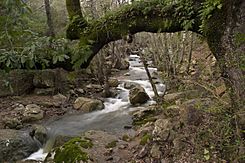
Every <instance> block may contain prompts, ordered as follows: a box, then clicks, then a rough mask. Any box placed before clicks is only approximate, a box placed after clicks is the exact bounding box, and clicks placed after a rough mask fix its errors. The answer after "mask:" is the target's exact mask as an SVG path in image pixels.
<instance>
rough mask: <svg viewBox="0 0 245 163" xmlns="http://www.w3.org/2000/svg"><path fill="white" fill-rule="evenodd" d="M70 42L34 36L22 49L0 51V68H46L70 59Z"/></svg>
mask: <svg viewBox="0 0 245 163" xmlns="http://www.w3.org/2000/svg"><path fill="white" fill-rule="evenodd" d="M68 52H69V48H68V41H67V40H65V39H53V38H50V37H46V36H43V37H40V36H38V35H32V37H31V39H30V41H28V42H25V43H23V45H22V46H21V47H18V48H12V49H10V50H9V49H0V68H4V69H7V70H8V69H19V68H27V69H33V68H45V67H47V66H49V65H50V64H56V63H57V62H62V61H64V60H66V59H69V56H68V55H67V54H68Z"/></svg>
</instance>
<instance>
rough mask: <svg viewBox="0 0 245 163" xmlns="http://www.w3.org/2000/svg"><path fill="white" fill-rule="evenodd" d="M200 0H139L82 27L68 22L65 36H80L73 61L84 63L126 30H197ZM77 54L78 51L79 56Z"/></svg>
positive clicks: (88, 61)
mask: <svg viewBox="0 0 245 163" xmlns="http://www.w3.org/2000/svg"><path fill="white" fill-rule="evenodd" d="M201 2H202V0H198V1H194V2H191V1H188V2H185V1H178V2H174V3H172V4H168V3H167V2H165V0H152V1H139V2H134V3H132V4H129V5H125V6H123V7H121V8H120V9H119V10H118V11H112V12H110V13H108V14H106V15H105V16H103V17H101V18H99V19H97V20H94V21H92V22H90V23H88V24H87V26H86V27H85V26H82V27H81V26H80V25H79V22H78V23H77V24H76V22H72V23H71V25H70V28H68V30H67V33H68V35H67V36H68V38H69V39H77V38H78V37H79V38H80V45H79V49H80V52H78V54H76V56H75V57H74V58H73V62H75V63H76V62H77V63H79V64H81V67H87V66H88V65H89V63H90V61H91V60H92V58H93V57H94V56H95V55H96V54H97V52H98V51H99V50H100V49H101V48H102V47H103V46H104V45H105V44H108V43H109V42H111V41H115V40H119V39H121V38H122V37H123V36H125V35H127V34H135V33H138V32H143V31H145V32H152V33H157V32H177V31H183V30H187V29H188V30H190V31H194V32H197V33H198V31H199V26H200V20H199V17H198V10H199V9H200V6H201ZM72 26H73V27H74V28H72ZM79 27H80V28H79ZM78 28H79V30H77V29H78ZM84 49H86V50H84ZM77 55H80V58H79V57H78V56H77Z"/></svg>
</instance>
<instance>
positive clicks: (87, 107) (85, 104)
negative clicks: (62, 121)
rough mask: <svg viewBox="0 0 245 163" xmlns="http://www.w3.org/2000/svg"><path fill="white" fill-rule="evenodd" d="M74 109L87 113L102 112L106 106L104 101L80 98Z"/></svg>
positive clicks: (76, 101)
mask: <svg viewBox="0 0 245 163" xmlns="http://www.w3.org/2000/svg"><path fill="white" fill-rule="evenodd" d="M73 107H74V108H75V109H77V110H81V111H83V112H85V113H88V112H92V111H95V110H102V109H104V107H105V106H104V104H103V102H102V101H100V100H97V99H91V98H85V97H78V98H77V99H76V100H75V102H74V104H73Z"/></svg>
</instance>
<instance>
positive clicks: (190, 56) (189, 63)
mask: <svg viewBox="0 0 245 163" xmlns="http://www.w3.org/2000/svg"><path fill="white" fill-rule="evenodd" d="M193 35H194V34H193V33H191V42H190V43H191V45H190V50H189V54H188V63H187V68H186V72H187V74H189V71H190V66H191V58H192V50H193V37H194V36H193Z"/></svg>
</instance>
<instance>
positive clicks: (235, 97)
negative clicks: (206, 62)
mask: <svg viewBox="0 0 245 163" xmlns="http://www.w3.org/2000/svg"><path fill="white" fill-rule="evenodd" d="M206 38H207V41H208V45H209V47H210V49H211V51H212V52H213V54H214V56H215V58H216V59H217V61H218V64H219V67H220V69H221V71H222V77H223V78H224V80H225V82H226V85H227V86H228V88H230V90H229V91H230V93H231V98H232V101H233V104H234V105H235V106H234V107H233V108H237V109H239V110H242V109H244V105H245V78H244V75H245V71H244V66H245V42H244V41H245V1H244V0H226V1H224V3H223V7H222V10H221V11H220V12H215V13H214V14H213V16H212V17H211V18H210V20H209V21H208V23H207V31H206Z"/></svg>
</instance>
